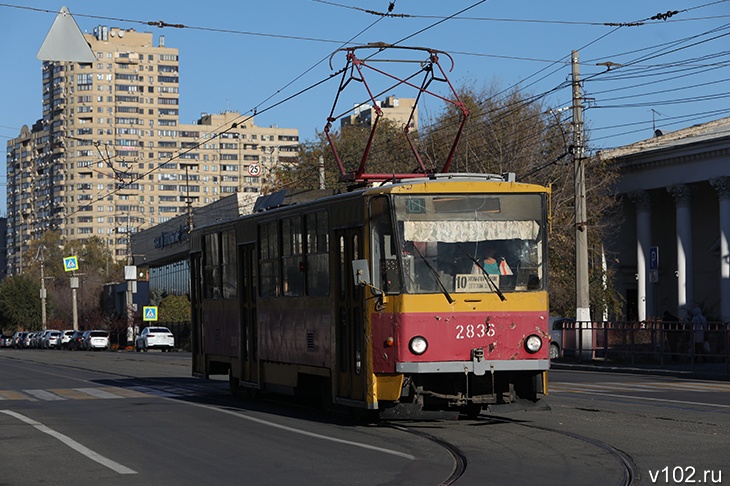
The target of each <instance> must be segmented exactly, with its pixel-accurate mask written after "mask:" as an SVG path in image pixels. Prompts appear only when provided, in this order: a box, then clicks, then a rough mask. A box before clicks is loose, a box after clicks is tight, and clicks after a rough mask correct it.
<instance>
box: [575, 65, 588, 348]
mask: <svg viewBox="0 0 730 486" xmlns="http://www.w3.org/2000/svg"><path fill="white" fill-rule="evenodd" d="M571 67H572V85H573V146H574V148H575V152H574V170H575V174H574V175H575V292H576V294H575V320H576V322H578V323H580V324H581V326H586V325H588V323H590V322H591V309H590V295H589V287H588V285H589V284H588V223H587V221H586V220H587V215H586V185H585V158H584V154H585V147H584V146H583V106H582V104H581V101H582V100H581V92H580V66H579V64H578V51H572V55H571ZM582 338H583V339H585V340H586V342H584V343H581V344H582V345H583V350H584V351H583V352H586V350H590V349H591V333H583V336H582Z"/></svg>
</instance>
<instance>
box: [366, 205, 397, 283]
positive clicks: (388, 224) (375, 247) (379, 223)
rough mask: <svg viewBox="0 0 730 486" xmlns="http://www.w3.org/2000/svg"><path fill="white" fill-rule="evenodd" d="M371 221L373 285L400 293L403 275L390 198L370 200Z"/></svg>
mask: <svg viewBox="0 0 730 486" xmlns="http://www.w3.org/2000/svg"><path fill="white" fill-rule="evenodd" d="M370 221H371V223H370V224H371V235H372V245H371V251H372V255H371V259H372V261H371V271H370V272H371V275H372V277H371V278H372V280H373V286H374V287H376V288H379V289H382V290H383V291H385V292H386V293H398V292H400V288H401V277H400V272H399V266H398V262H397V260H396V243H395V238H394V235H393V221H392V218H391V214H390V200H389V199H388V197H387V196H379V197H376V198H374V199H373V200H372V201H371V202H370Z"/></svg>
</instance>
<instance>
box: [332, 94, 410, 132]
mask: <svg viewBox="0 0 730 486" xmlns="http://www.w3.org/2000/svg"><path fill="white" fill-rule="evenodd" d="M376 105H377V107H378V108H379V109H380V111H381V113H382V117H383V118H385V119H387V120H390V121H392V122H393V123H394V124H395V125H396V126H397V127H405V125H406V124H408V130H409V131H416V130H418V107H417V106H416V99H415V98H398V97H396V96H388V97H386V98H385V99H384V100H382V101H380V100H377V101H376ZM411 114H413V116H412V117H411ZM376 116H377V113H376V110H375V107H374V106H372V105H369V104H361V105H355V106H354V107H353V110H352V112H350V114H349V115H347V116H344V117H342V118H340V126H343V127H344V126H348V125H358V126H363V127H372V126H373V123H374V121H375V118H376ZM409 120H410V121H409Z"/></svg>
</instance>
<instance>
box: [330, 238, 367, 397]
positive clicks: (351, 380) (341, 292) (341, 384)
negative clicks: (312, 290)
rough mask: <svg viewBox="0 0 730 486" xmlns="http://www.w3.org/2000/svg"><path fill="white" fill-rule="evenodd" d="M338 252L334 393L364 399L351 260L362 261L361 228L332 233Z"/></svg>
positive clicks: (357, 293)
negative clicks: (335, 380) (335, 377)
mask: <svg viewBox="0 0 730 486" xmlns="http://www.w3.org/2000/svg"><path fill="white" fill-rule="evenodd" d="M335 237H336V239H337V242H336V244H337V248H338V249H339V271H338V272H337V278H336V280H337V282H336V285H335V287H334V288H335V289H336V301H337V313H338V315H337V329H336V332H335V334H336V340H337V346H336V349H337V356H336V359H337V392H336V396H337V397H338V398H343V399H351V400H364V399H365V346H364V342H365V332H364V325H365V324H364V322H363V303H362V295H363V291H362V289H361V288H360V287H359V286H358V287H356V286H355V281H354V278H353V275H352V261H353V260H357V259H360V258H362V227H357V228H345V229H339V230H336V231H335Z"/></svg>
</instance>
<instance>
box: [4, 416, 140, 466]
mask: <svg viewBox="0 0 730 486" xmlns="http://www.w3.org/2000/svg"><path fill="white" fill-rule="evenodd" d="M0 412H2V413H4V414H7V415H10V416H11V417H15V418H17V419H18V420H21V421H23V422H25V423H26V424H28V425H32V426H33V427H35V428H36V429H38V430H40V431H41V432H43V433H44V434H48V435H50V436H51V437H55V438H56V439H58V440H60V441H61V442H63V443H64V444H66V445H67V446H69V447H70V448H71V449H73V450H75V451H76V452H79V453H81V454H83V455H85V456H86V457H88V458H89V459H91V460H92V461H96V462H98V463H99V464H101V465H102V466H105V467H108V468H109V469H111V470H112V471H114V472H117V473H119V474H137V471H135V470H133V469H130V468H128V467H127V466H123V465H122V464H119V463H118V462H116V461H112V460H111V459H109V458H107V457H104V456H102V455H101V454H99V453H97V452H94V451H92V450H91V449H89V448H88V447H86V446H84V445H81V444H79V443H78V442H76V441H75V440H73V439H72V438H70V437H68V436H67V435H63V434H62V433H60V432H56V431H55V430H53V429H51V428H50V427H47V426H45V425H43V424H42V423H40V422H36V421H35V420H33V419H31V418H29V417H26V416H25V415H21V414H19V413H17V412H13V411H12V410H0Z"/></svg>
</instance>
